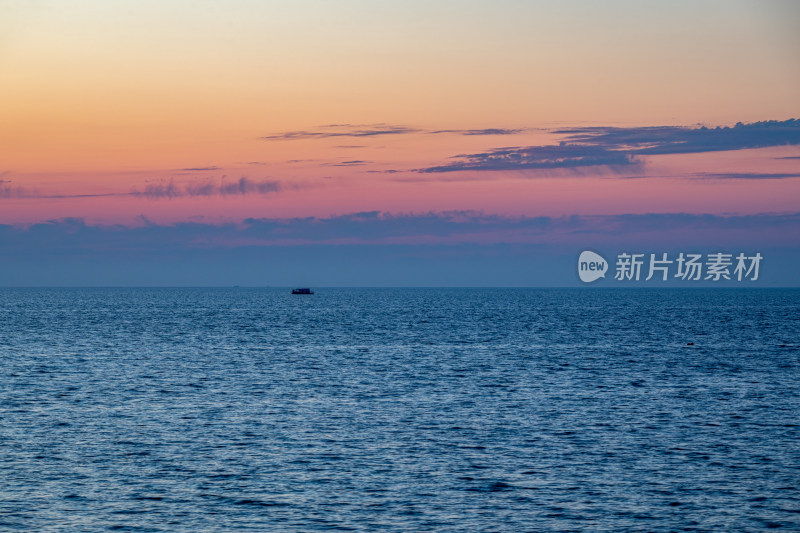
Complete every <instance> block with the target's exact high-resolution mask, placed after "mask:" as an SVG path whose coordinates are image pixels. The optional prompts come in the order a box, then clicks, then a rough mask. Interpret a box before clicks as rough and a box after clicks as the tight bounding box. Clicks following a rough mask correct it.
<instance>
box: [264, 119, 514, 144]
mask: <svg viewBox="0 0 800 533" xmlns="http://www.w3.org/2000/svg"><path fill="white" fill-rule="evenodd" d="M525 131H527V129H525V128H480V129H438V130H426V129H419V128H412V127H408V126H398V125H392V124H326V125H324V126H319V129H317V130H299V131H287V132H283V133H276V134H274V135H267V136H264V137H261V140H265V141H275V140H281V141H288V140H299V139H327V138H330V137H376V136H379V135H404V134H410V133H425V134H432V135H436V134H448V133H449V134H456V135H471V136H473V135H487V136H488V135H516V134H519V133H524V132H525ZM363 147H364V146H362V145H340V146H338V148H363Z"/></svg>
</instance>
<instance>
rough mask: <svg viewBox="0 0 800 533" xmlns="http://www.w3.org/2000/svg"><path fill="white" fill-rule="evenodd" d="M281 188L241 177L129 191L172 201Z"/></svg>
mask: <svg viewBox="0 0 800 533" xmlns="http://www.w3.org/2000/svg"><path fill="white" fill-rule="evenodd" d="M282 188H283V186H282V185H281V183H280V182H278V181H273V180H264V181H254V180H250V179H248V178H246V177H241V178H239V179H238V180H235V181H227V180H225V179H224V178H223V179H221V180H220V181H219V182H216V183H215V182H211V181H205V182H199V181H198V182H191V183H188V184H185V185H180V184H176V183H174V182H173V181H170V182H168V183H151V184H148V185H147V186H146V187H145V189H144V190H143V191H138V190H137V191H131V192H130V193H129V194H130V195H131V196H140V197H143V198H147V199H148V200H158V199H164V198H166V199H173V198H182V197H198V196H244V195H248V194H270V193H274V192H277V191H280V190H281V189H282Z"/></svg>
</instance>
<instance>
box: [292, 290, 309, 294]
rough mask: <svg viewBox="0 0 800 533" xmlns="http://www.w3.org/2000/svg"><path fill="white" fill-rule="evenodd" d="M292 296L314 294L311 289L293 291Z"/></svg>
mask: <svg viewBox="0 0 800 533" xmlns="http://www.w3.org/2000/svg"><path fill="white" fill-rule="evenodd" d="M292 294H314V293H313V292H311V289H292Z"/></svg>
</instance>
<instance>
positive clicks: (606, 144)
mask: <svg viewBox="0 0 800 533" xmlns="http://www.w3.org/2000/svg"><path fill="white" fill-rule="evenodd" d="M552 133H554V134H559V135H565V136H566V137H565V139H564V140H563V141H562V142H561V143H560V144H558V145H545V146H526V147H510V148H508V147H506V148H496V149H493V150H489V151H485V152H480V153H475V154H460V155H457V156H454V157H452V158H451V161H450V162H447V163H444V164H441V165H435V166H430V167H427V168H422V169H418V172H423V173H441V172H459V171H467V170H470V171H503V170H539V169H556V168H564V169H570V168H577V167H586V166H600V165H602V166H607V167H610V168H624V167H633V166H634V165H637V164H640V163H641V159H639V156H646V155H657V154H690V153H699V152H715V151H723V150H742V149H748V148H764V147H770V146H784V145H797V144H800V120H798V119H790V120H785V121H765V122H755V123H751V124H742V123H739V124H736V125H735V126H733V127H717V128H706V127H700V128H686V127H678V126H654V127H637V128H618V127H605V126H603V127H586V128H570V129H560V130H554V131H553V132H552ZM730 176H731V177H737V176H735V175H730ZM746 177H747V174H745V173H742V174H740V175H738V178H739V179H745V178H746ZM764 177H765V176H761V175H757V174H753V175H752V178H751V179H763V178H764ZM772 177H778V176H775V175H773V176H772ZM785 177H793V175H792V176H785Z"/></svg>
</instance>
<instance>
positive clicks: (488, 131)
mask: <svg viewBox="0 0 800 533" xmlns="http://www.w3.org/2000/svg"><path fill="white" fill-rule="evenodd" d="M525 131H527V130H526V129H524V128H515V129H509V128H483V129H476V130H432V131H428V132H426V133H431V134H438V133H457V134H459V135H516V134H518V133H524V132H525Z"/></svg>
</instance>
